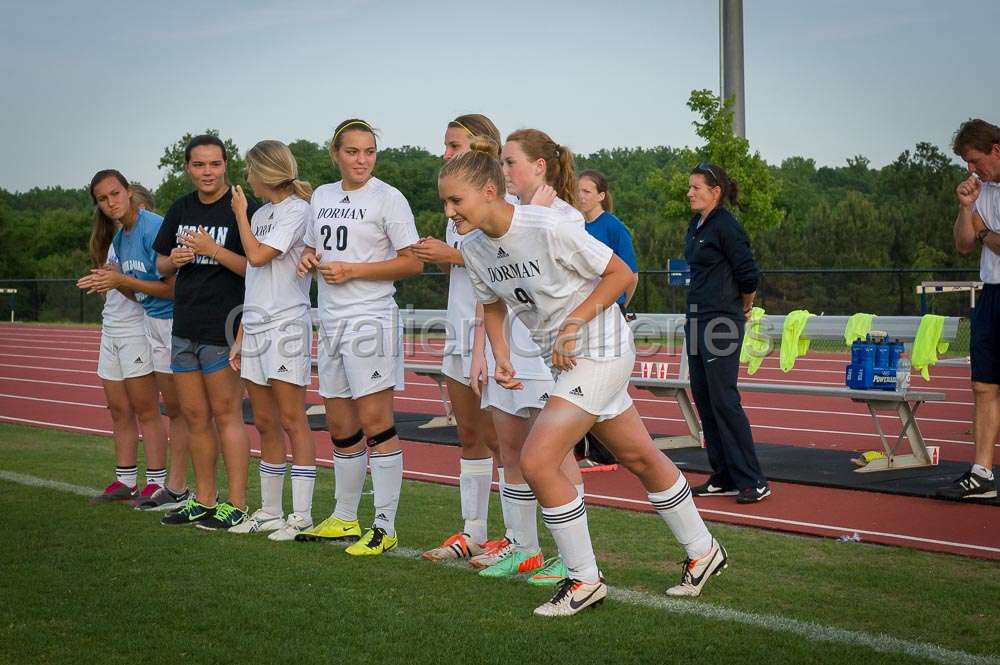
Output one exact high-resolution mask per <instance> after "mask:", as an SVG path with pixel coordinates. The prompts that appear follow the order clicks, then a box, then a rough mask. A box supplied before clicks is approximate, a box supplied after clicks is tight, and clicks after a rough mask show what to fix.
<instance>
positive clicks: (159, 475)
mask: <svg viewBox="0 0 1000 665" xmlns="http://www.w3.org/2000/svg"><path fill="white" fill-rule="evenodd" d="M166 483H167V470H166V469H146V484H147V485H159V486H160V487H163V486H164V485H166Z"/></svg>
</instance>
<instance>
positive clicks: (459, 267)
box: [413, 113, 510, 561]
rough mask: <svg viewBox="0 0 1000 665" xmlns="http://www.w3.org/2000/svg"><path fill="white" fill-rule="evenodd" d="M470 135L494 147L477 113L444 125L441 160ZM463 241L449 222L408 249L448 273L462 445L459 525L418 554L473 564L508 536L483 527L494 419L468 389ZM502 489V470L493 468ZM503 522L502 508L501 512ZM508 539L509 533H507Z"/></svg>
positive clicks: (471, 320) (491, 131)
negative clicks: (440, 234) (441, 232)
mask: <svg viewBox="0 0 1000 665" xmlns="http://www.w3.org/2000/svg"><path fill="white" fill-rule="evenodd" d="M474 136H488V137H490V138H491V139H493V140H494V141H496V142H497V143H498V144H499V142H500V131H499V130H498V129H497V128H496V125H494V124H493V121H491V120H490V119H489V118H487V117H486V116H485V115H481V114H478V113H470V114H466V115H461V116H459V117H457V118H455V119H454V120H452V121H451V122H449V123H448V127H447V129H446V130H445V134H444V160H445V161H448V160H450V159H451V158H452V157H455V156H456V155H460V154H462V153H464V152H467V151H468V150H469V142H470V140H471V139H472V138H473V137H474ZM463 238H464V236H461V235H459V234H458V233H457V232H456V231H455V225H454V223H453V222H452V221H451V220H448V225H447V229H446V233H445V240H444V241H441V240H438V239H437V238H433V237H427V238H422V239H421V240H420V243H419V244H417V245H415V246H414V247H413V251H414V254H415V255H416V256H417V258H419V259H420V260H421V261H425V262H427V263H435V264H437V265H438V267H439V268H440V269H441V270H442V271H443V272H446V273H448V310H447V312H448V314H447V317H448V327H449V331H448V335H447V337H446V339H445V345H444V349H443V354H442V359H441V371H442V373H443V374H444V375H445V382H446V383H447V386H448V398H449V400H450V401H451V405H452V410H453V412H454V414H455V420H456V422H457V425H458V428H457V429H458V440H459V443H460V444H461V446H462V457H461V462H460V467H459V491H460V495H461V509H462V517H463V519H464V525H463V527H462V529H461V530H459V531H457V532H456V533H454V534H452V535H451V536H449V537H448V538H446V539H445V540H444V542H443V543H442V544H441V545H440V546H439V547H435V548H433V549H430V550H428V551H426V552H424V553H423V558H424V559H428V560H431V561H438V560H442V559H473V558H477V557H480V556H481V555H482V554H484V553H494V554H495V553H496V552H498V551H500V550H504V549H505V548H509V545H510V541H509V540H508V538H507V537H503V538H497V539H493V540H489V539H488V538H487V533H486V525H487V521H488V516H489V501H490V486H491V484H492V480H493V460H494V457H495V458H497V459H498V460H500V459H501V458H500V450H499V447H498V445H499V444H498V443H497V432H496V430H495V429H494V427H493V417H492V415H491V413H490V411H489V410H488V409H484V408H483V406H482V404H481V399H480V396H479V395H478V394H477V393H476V392H475V391H474V390H473V388H472V387H470V377H469V368H470V363H471V359H472V345H473V339H474V337H473V335H474V332H473V331H474V328H475V324H476V320H477V319H476V297H475V294H474V293H473V290H472V283H471V282H469V277H468V275H466V274H465V264H464V262H463V261H462V254H461V252H460V251H459V249H458V248H459V246H460V245H461V242H462V240H463ZM497 472H498V474H499V476H500V487H501V489H502V488H503V483H504V476H503V466H502V464H501V466H499V467H498V468H497ZM504 515H505V520H504V521H505V523H506V522H507V519H506V508H505V510H504ZM508 535H509V534H508Z"/></svg>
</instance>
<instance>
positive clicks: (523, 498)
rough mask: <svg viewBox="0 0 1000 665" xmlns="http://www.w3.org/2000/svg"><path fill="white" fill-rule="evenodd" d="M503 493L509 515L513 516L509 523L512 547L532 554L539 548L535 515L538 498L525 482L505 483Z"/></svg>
mask: <svg viewBox="0 0 1000 665" xmlns="http://www.w3.org/2000/svg"><path fill="white" fill-rule="evenodd" d="M503 495H504V497H505V498H506V499H507V504H508V506H509V507H510V512H511V517H513V518H514V523H513V524H512V525H511V530H512V531H513V532H514V537H513V541H514V549H515V550H517V551H519V552H530V553H532V554H534V553H535V552H537V551H538V550H539V549H540V547H539V545H538V518H537V516H536V513H537V510H538V509H537V506H538V499H536V498H535V493H534V492H532V491H531V488H530V487H528V484H527V483H523V484H514V483H507V484H506V485H505V486H504V488H503Z"/></svg>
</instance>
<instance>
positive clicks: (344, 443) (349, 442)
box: [330, 429, 365, 448]
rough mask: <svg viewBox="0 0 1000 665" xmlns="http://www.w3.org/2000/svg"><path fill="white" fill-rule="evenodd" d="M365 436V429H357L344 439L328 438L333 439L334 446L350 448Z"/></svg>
mask: <svg viewBox="0 0 1000 665" xmlns="http://www.w3.org/2000/svg"><path fill="white" fill-rule="evenodd" d="M364 438H365V431H364V430H362V429H359V430H358V431H357V432H355V433H354V434H352V435H351V436H349V437H347V438H346V439H337V438H335V437H333V436H332V435H331V436H330V440H331V441H333V445H334V447H335V448H350V447H351V446H353V445H355V444H357V443H358V442H359V441H361V440H362V439H364Z"/></svg>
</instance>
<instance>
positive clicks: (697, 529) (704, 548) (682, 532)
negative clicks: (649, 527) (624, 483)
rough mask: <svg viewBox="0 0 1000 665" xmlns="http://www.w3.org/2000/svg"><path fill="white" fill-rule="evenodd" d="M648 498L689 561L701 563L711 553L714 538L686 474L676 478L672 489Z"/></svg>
mask: <svg viewBox="0 0 1000 665" xmlns="http://www.w3.org/2000/svg"><path fill="white" fill-rule="evenodd" d="M648 496H649V502H650V503H651V504H653V507H654V508H656V512H658V513H659V514H660V517H662V518H663V521H664V522H666V523H667V526H668V527H669V528H670V531H671V533H673V534H674V538H676V539H677V542H679V543H680V544H681V545H682V546H683V547H684V550H685V551H686V552H687V555H688V558H690V559H700V558H701V557H703V556H705V555H706V554H707V553H708V551H709V550H710V549H712V534H710V533H709V532H708V527H706V526H705V522H704V521H703V520H702V519H701V514H699V513H698V508H697V507H695V505H694V499H693V498H692V497H691V487H690V486H689V485H688V482H687V480H686V479H685V478H684V476H683V474H679V475H678V476H677V482H675V483H674V484H673V486H671V487H670V488H668V489H665V490H663V491H662V492H650V493H649V495H648Z"/></svg>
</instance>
